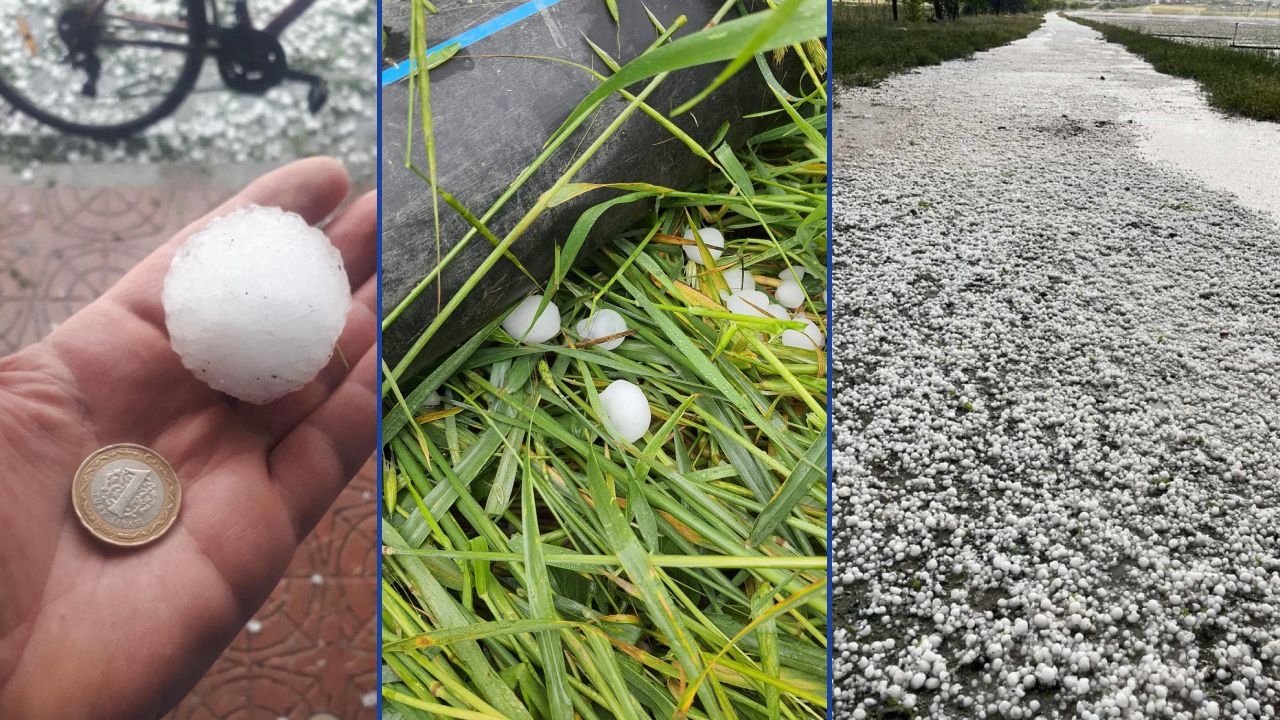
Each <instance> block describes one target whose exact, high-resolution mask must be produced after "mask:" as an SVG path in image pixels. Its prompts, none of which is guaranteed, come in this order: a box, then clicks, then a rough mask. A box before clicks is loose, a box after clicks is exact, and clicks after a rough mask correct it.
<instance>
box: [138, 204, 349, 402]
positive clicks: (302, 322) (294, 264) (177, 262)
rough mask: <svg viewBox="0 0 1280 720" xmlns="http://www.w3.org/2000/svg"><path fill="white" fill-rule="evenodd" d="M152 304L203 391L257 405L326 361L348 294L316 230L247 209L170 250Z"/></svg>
mask: <svg viewBox="0 0 1280 720" xmlns="http://www.w3.org/2000/svg"><path fill="white" fill-rule="evenodd" d="M161 301H162V303H163V305H164V318H165V326H166V327H167V328H168V331H169V342H170V344H171V345H172V346H173V349H174V351H175V352H177V353H178V356H179V357H180V358H181V359H182V364H183V365H184V366H186V367H187V369H189V370H190V371H191V372H192V373H194V374H195V376H196V377H198V378H200V380H202V381H204V382H205V383H206V384H208V385H209V387H212V388H213V389H215V390H219V391H221V392H224V393H227V394H228V395H232V396H234V397H237V398H240V399H241V400H245V401H248V402H251V403H258V404H262V403H268V402H271V401H272V400H275V399H276V398H279V397H282V396H284V395H287V394H288V393H291V392H293V391H295V390H297V389H299V388H301V387H302V386H303V385H306V384H307V383H308V382H310V381H311V380H312V379H313V378H314V377H315V376H316V375H317V374H319V372H320V371H321V370H322V369H324V367H325V366H326V365H327V364H328V363H329V359H330V358H331V357H332V356H333V348H334V345H335V343H337V341H338V336H339V335H340V334H341V333H342V328H343V327H344V326H345V325H346V322H347V311H348V310H349V309H350V308H351V287H350V285H349V283H348V280H347V273H346V271H345V270H344V268H343V266H342V255H341V254H339V253H338V250H337V248H335V247H334V246H333V245H332V244H331V243H330V242H329V238H328V237H326V236H325V234H324V232H323V231H321V230H320V229H319V228H314V227H312V226H310V225H308V224H307V222H306V221H305V220H303V219H302V218H301V217H299V216H298V215H295V214H294V213H291V212H286V211H284V210H281V209H280V208H275V207H259V206H257V205H252V206H249V207H245V208H241V209H239V210H236V211H234V212H232V213H230V214H228V215H225V216H223V217H220V218H216V219H214V220H212V221H210V222H209V224H208V225H207V226H205V228H204V229H203V230H201V231H200V232H198V233H196V234H194V235H192V236H191V237H189V238H187V240H186V241H185V242H183V243H182V245H181V246H179V247H178V249H177V251H176V252H175V253H174V256H173V261H172V262H171V264H170V265H169V272H168V274H167V275H166V276H165V279H164V289H163V291H162V292H161Z"/></svg>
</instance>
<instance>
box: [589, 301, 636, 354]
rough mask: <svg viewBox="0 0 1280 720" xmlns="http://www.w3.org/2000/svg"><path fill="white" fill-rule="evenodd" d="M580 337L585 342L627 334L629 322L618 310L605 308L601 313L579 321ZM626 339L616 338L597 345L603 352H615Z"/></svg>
mask: <svg viewBox="0 0 1280 720" xmlns="http://www.w3.org/2000/svg"><path fill="white" fill-rule="evenodd" d="M577 329H578V337H581V338H582V339H583V340H599V339H600V338H602V337H609V336H610V335H617V334H618V333H620V332H625V331H626V329H627V321H626V319H625V318H623V317H622V316H621V315H619V314H618V312H617V311H616V310H610V309H609V308H605V309H603V310H600V311H599V312H595V313H592V315H591V317H589V318H586V319H583V320H579V321H578V327H577ZM625 339H626V338H614V339H612V340H606V341H605V342H602V343H596V347H598V348H601V349H603V350H613V349H614V348H616V347H618V346H619V345H621V344H622V341H623V340H625Z"/></svg>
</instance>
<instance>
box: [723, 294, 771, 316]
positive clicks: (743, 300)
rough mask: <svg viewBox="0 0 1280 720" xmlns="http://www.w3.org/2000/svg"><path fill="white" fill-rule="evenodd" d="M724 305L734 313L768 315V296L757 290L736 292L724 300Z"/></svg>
mask: <svg viewBox="0 0 1280 720" xmlns="http://www.w3.org/2000/svg"><path fill="white" fill-rule="evenodd" d="M724 306H725V309H727V310H728V311H729V312H731V313H733V314H734V315H750V316H751V317H769V312H768V307H769V296H768V295H765V294H764V293H762V292H760V291H759V290H743V291H742V292H736V293H734V294H732V295H730V296H729V297H728V299H726V300H725V301H724Z"/></svg>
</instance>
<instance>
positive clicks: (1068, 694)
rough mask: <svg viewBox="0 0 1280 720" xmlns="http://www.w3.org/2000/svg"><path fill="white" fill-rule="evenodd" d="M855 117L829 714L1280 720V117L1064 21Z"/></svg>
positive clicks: (842, 248) (852, 109)
mask: <svg viewBox="0 0 1280 720" xmlns="http://www.w3.org/2000/svg"><path fill="white" fill-rule="evenodd" d="M836 51H837V52H838V51H839V50H838V48H837V50H836ZM838 102H839V108H838V109H837V111H836V113H837V114H836V117H835V119H834V127H835V128H836V134H837V137H836V144H835V148H836V150H835V152H836V161H835V164H834V170H835V183H834V186H833V187H834V194H835V196H834V207H833V210H832V212H833V223H834V230H835V233H834V238H835V239H834V242H835V249H834V253H833V257H834V258H835V278H834V280H835V282H834V286H833V295H834V298H835V310H834V317H835V318H837V320H836V322H835V337H834V345H835V351H834V360H835V366H836V368H835V384H836V393H835V399H834V404H835V440H834V444H835V455H834V458H833V462H834V468H835V474H834V496H835V504H834V512H833V518H832V524H833V535H834V540H833V553H834V587H833V592H834V601H835V604H834V626H835V628H836V629H835V644H834V647H833V656H834V660H833V665H834V668H833V672H834V678H835V687H836V693H835V694H836V699H835V708H836V713H835V717H838V718H862V717H904V718H905V717H918V718H982V717H987V718H1039V717H1049V718H1052V717H1062V718H1065V717H1082V718H1105V717H1125V718H1139V717H1145V718H1165V717H1168V718H1213V717H1222V718H1228V717H1229V718H1249V717H1274V716H1275V715H1276V714H1277V713H1278V712H1280V220H1278V219H1277V217H1278V216H1280V201H1278V202H1276V203H1275V204H1274V205H1273V207H1272V209H1273V210H1275V212H1276V214H1269V213H1268V212H1266V210H1265V207H1263V208H1262V209H1256V208H1260V207H1262V205H1265V202H1266V198H1267V197H1272V198H1280V194H1277V193H1280V176H1277V174H1276V173H1277V172H1280V171H1278V170H1277V169H1276V168H1277V167H1278V166H1280V125H1273V126H1260V125H1259V124H1256V123H1255V124H1241V121H1234V120H1232V121H1228V120H1225V119H1222V118H1218V117H1215V116H1213V115H1212V113H1210V112H1209V111H1207V110H1205V109H1204V103H1203V101H1202V100H1201V99H1200V98H1199V97H1198V96H1197V94H1196V90H1195V86H1194V85H1193V84H1191V83H1190V82H1188V81H1184V80H1177V79H1174V78H1169V77H1165V76H1161V75H1158V74H1156V73H1155V72H1154V71H1152V70H1151V68H1150V66H1148V65H1146V64H1145V63H1143V62H1142V61H1140V60H1138V59H1137V58H1135V57H1134V56H1132V55H1130V54H1128V53H1127V52H1125V51H1123V50H1122V49H1121V48H1118V47H1116V46H1113V45H1108V44H1106V43H1105V42H1103V41H1102V40H1101V39H1100V37H1099V36H1098V34H1097V33H1095V32H1093V31H1092V30H1088V29H1086V28H1084V27H1082V26H1079V25H1077V24H1074V23H1071V22H1069V21H1067V20H1065V19H1062V18H1059V17H1056V16H1050V17H1049V18H1048V19H1047V21H1046V24H1045V26H1044V27H1042V28H1041V29H1040V30H1038V31H1036V32H1035V33H1034V34H1033V35H1032V36H1031V37H1029V38H1027V39H1024V40H1022V41H1019V42H1016V43H1014V44H1012V45H1009V46H1006V47H1003V48H998V49H996V50H994V51H992V52H988V53H982V54H979V55H978V56H977V57H976V58H975V59H973V60H971V61H962V62H953V63H947V64H945V65H943V66H940V67H935V68H928V69H925V70H922V71H920V72H918V73H913V74H909V75H904V76H899V77H896V78H893V79H891V80H889V81H888V82H886V83H884V84H883V85H882V86H881V87H879V88H875V89H863V90H855V91H849V92H845V93H842V94H841V97H840V98H839V100H838ZM1161 112H1165V113H1170V114H1179V115H1180V116H1181V117H1183V118H1184V119H1187V118H1190V119H1193V120H1194V121H1195V122H1200V123H1202V125H1201V127H1203V128H1204V129H1205V130H1206V135H1205V136H1206V137H1217V136H1218V135H1220V134H1222V133H1224V132H1225V133H1227V134H1228V135H1230V134H1231V133H1232V132H1234V131H1233V130H1232V128H1244V130H1241V132H1244V133H1245V135H1247V136H1248V137H1249V138H1250V140H1249V142H1248V143H1247V144H1245V145H1239V146H1237V145H1231V144H1229V143H1228V144H1225V145H1223V146H1222V147H1223V148H1226V150H1224V151H1222V152H1219V153H1218V154H1219V155H1223V154H1224V153H1225V157H1221V158H1220V160H1221V162H1222V163H1226V164H1233V165H1235V166H1236V167H1238V168H1240V170H1241V174H1242V175H1248V177H1249V178H1250V179H1249V180H1248V182H1250V183H1258V184H1255V185H1251V186H1250V187H1251V188H1252V190H1253V192H1254V201H1253V207H1254V208H1255V209H1251V208H1250V207H1249V206H1246V205H1245V204H1243V203H1242V202H1238V201H1237V196H1236V195H1234V194H1232V193H1231V192H1229V191H1228V190H1227V189H1224V188H1226V187H1229V186H1230V183H1231V180H1230V178H1229V177H1228V178H1227V179H1226V180H1222V179H1221V178H1218V179H1216V180H1215V181H1214V184H1213V185H1212V187H1211V186H1210V184H1208V182H1207V181H1204V180H1202V179H1201V178H1200V177H1198V176H1197V175H1195V174H1193V173H1190V172H1187V171H1185V170H1182V169H1178V167H1175V166H1174V165H1172V164H1170V163H1167V162H1164V161H1161V160H1156V159H1154V156H1156V155H1159V152H1153V151H1151V150H1150V148H1147V146H1146V145H1144V143H1147V144H1149V140H1150V137H1149V135H1147V134H1146V133H1148V131H1149V129H1150V127H1151V126H1152V125H1151V123H1154V122H1155V121H1154V120H1153V113H1154V114H1159V113H1161ZM1134 118H1137V120H1134ZM1130 120H1134V122H1132V123H1131V122H1129V121H1130ZM1156 124H1158V123H1156ZM1215 124H1216V125H1215ZM1224 128H1225V130H1224ZM1210 131H1212V132H1210ZM1214 133H1218V135H1215V134H1214ZM1144 148H1146V149H1144ZM1242 148H1243V149H1242ZM1233 153H1234V154H1233ZM1172 154H1173V155H1179V154H1180V153H1177V152H1174V153H1172ZM1260 158H1261V159H1260ZM1268 158H1270V159H1268ZM1174 160H1175V161H1176V158H1174ZM1193 165H1194V164H1193ZM1268 167H1269V168H1271V171H1270V172H1271V173H1272V174H1271V175H1270V176H1269V180H1270V183H1271V185H1270V186H1268V185H1267V184H1266V182H1267V180H1268V177H1267V176H1266V173H1267V169H1266V168H1268ZM1268 188H1270V189H1268ZM1268 192H1270V193H1271V195H1269V196H1268V195H1267V193H1268ZM1259 198H1261V200H1259Z"/></svg>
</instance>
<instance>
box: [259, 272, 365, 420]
mask: <svg viewBox="0 0 1280 720" xmlns="http://www.w3.org/2000/svg"><path fill="white" fill-rule="evenodd" d="M352 300H353V302H352V305H351V311H350V312H349V313H348V315H347V325H346V327H345V328H344V329H343V331H342V336H341V337H340V338H338V344H337V349H336V350H335V351H334V353H333V357H332V358H330V359H329V364H328V365H326V366H325V368H324V369H323V370H321V371H320V374H319V375H317V376H316V378H315V379H314V380H312V381H311V382H309V383H307V384H306V385H305V386H303V387H302V388H300V389H299V390H297V391H295V392H292V393H289V394H288V395H285V396H284V397H282V398H280V399H279V400H275V401H273V402H269V403H267V404H266V405H254V404H253V403H246V402H237V403H235V408H236V412H237V413H238V414H239V416H240V417H241V419H243V420H244V422H245V423H246V424H247V425H248V426H249V427H251V428H253V429H255V430H257V431H258V432H260V433H263V434H264V435H266V436H267V438H268V442H269V444H272V445H274V444H275V443H277V442H279V441H280V439H281V438H283V437H284V436H285V435H287V434H289V433H290V432H291V431H292V430H293V429H294V428H295V427H297V426H298V423H300V422H302V421H303V420H305V419H306V418H307V416H309V415H310V414H311V413H313V412H315V410H316V408H318V407H320V405H322V404H323V403H324V402H325V401H326V400H328V399H329V396H330V395H331V394H332V393H333V391H334V390H335V389H336V388H338V387H339V386H340V385H341V384H342V383H343V381H344V380H346V378H347V375H349V374H350V372H351V365H350V364H349V363H353V362H357V361H358V360H359V359H360V358H362V357H364V354H365V353H367V352H368V351H369V348H371V347H373V346H374V344H375V343H376V342H377V340H378V324H377V320H378V316H377V302H378V283H377V279H376V278H371V279H370V280H369V281H367V282H366V283H365V284H364V287H362V288H360V290H359V291H358V292H357V293H356V295H355V297H353V298H352Z"/></svg>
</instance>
